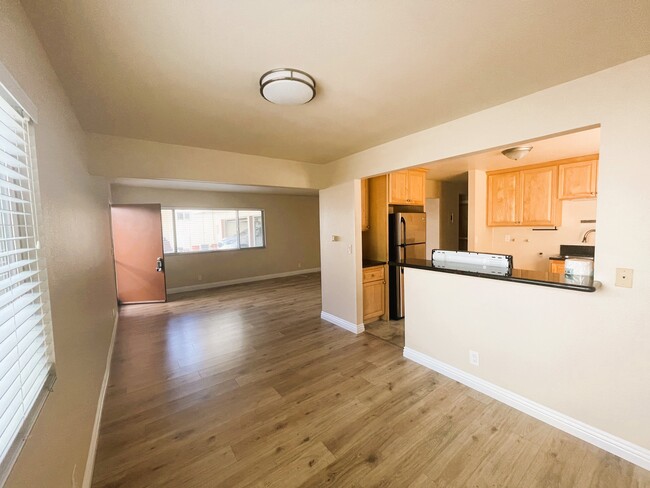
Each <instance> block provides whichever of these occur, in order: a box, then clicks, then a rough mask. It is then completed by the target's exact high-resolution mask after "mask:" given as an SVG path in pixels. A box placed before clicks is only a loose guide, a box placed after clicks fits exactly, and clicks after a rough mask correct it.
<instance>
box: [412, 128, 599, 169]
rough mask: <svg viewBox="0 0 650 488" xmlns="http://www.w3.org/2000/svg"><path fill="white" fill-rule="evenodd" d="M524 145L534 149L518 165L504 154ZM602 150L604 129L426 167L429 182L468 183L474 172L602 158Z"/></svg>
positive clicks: (561, 136) (586, 131)
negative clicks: (600, 151) (601, 143)
mask: <svg viewBox="0 0 650 488" xmlns="http://www.w3.org/2000/svg"><path fill="white" fill-rule="evenodd" d="M520 145H526V146H532V147H533V149H532V150H531V151H530V152H529V153H528V155H527V156H525V157H523V158H521V159H520V160H518V161H513V160H512V159H509V158H507V157H505V156H504V155H503V154H501V151H502V150H503V149H505V148H507V147H513V146H520ZM599 150H600V128H599V127H597V128H593V129H589V130H584V131H580V132H573V133H570V134H563V135H559V136H554V137H549V138H545V139H537V140H533V141H522V142H520V143H517V144H511V145H508V146H505V147H500V148H495V149H490V150H488V151H483V152H480V153H476V154H469V155H466V156H459V157H456V158H450V159H445V160H442V161H436V162H433V163H430V164H427V165H424V166H423V167H424V168H427V169H428V171H427V179H429V180H442V181H465V180H466V179H467V171H469V170H472V169H480V170H483V171H493V170H498V169H506V168H516V167H518V166H528V165H530V164H537V163H546V162H548V161H557V160H560V159H566V158H574V157H578V156H587V155H590V154H598V153H599Z"/></svg>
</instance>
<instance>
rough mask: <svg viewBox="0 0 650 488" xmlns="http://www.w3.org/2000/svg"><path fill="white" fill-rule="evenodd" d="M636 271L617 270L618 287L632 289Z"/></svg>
mask: <svg viewBox="0 0 650 488" xmlns="http://www.w3.org/2000/svg"><path fill="white" fill-rule="evenodd" d="M633 277H634V270H633V269H630V268H616V286H622V287H623V288H632V278H633Z"/></svg>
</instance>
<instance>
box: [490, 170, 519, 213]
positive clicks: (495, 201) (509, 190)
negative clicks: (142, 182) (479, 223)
mask: <svg viewBox="0 0 650 488" xmlns="http://www.w3.org/2000/svg"><path fill="white" fill-rule="evenodd" d="M519 178H520V172H519V171H513V172H510V173H497V174H488V177H487V225H494V226H496V225H518V224H519V221H520V220H521V216H520V213H521V209H520V207H519V201H520V199H521V198H520V193H521V185H520V184H519Z"/></svg>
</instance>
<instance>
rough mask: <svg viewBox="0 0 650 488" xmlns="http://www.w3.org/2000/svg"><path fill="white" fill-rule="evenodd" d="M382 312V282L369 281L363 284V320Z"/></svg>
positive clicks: (377, 315)
mask: <svg viewBox="0 0 650 488" xmlns="http://www.w3.org/2000/svg"><path fill="white" fill-rule="evenodd" d="M383 314H384V282H383V281H371V282H370V283H364V284H363V320H364V321H366V320H368V319H371V318H375V317H380V316H381V315H383Z"/></svg>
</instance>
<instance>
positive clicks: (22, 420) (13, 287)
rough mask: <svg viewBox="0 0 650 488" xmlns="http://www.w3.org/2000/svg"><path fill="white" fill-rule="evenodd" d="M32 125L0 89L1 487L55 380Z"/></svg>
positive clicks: (0, 88) (2, 89)
mask: <svg viewBox="0 0 650 488" xmlns="http://www.w3.org/2000/svg"><path fill="white" fill-rule="evenodd" d="M29 124H30V120H29V117H28V116H27V115H26V114H24V113H23V111H22V110H21V109H20V107H19V106H17V104H16V103H15V101H14V100H13V99H12V98H11V97H10V95H9V94H8V93H7V92H6V91H5V90H4V88H3V87H2V86H1V85H0V483H2V481H4V478H5V477H6V475H7V474H8V471H9V469H10V467H11V465H12V464H13V461H14V459H15V457H16V456H17V454H18V452H19V451H20V448H21V447H22V443H23V441H24V436H25V435H26V434H27V433H28V431H29V429H30V428H31V424H32V423H33V420H34V419H35V418H36V415H37V414H38V410H39V409H40V406H41V405H42V402H43V401H44V399H45V397H46V395H47V392H48V390H49V388H50V386H51V384H52V382H53V380H54V368H53V364H54V361H53V360H54V357H53V348H52V343H51V327H50V322H49V305H48V303H49V302H48V293H47V283H46V273H45V269H44V266H43V264H42V261H41V260H40V258H39V247H40V245H39V241H38V225H37V211H36V203H37V201H36V197H37V191H36V178H35V175H34V167H33V164H32V163H33V161H32V157H31V155H32V151H31V145H30V125H29Z"/></svg>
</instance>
